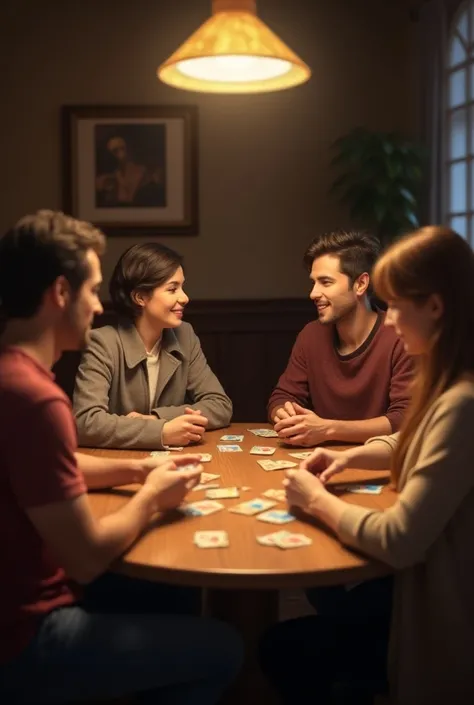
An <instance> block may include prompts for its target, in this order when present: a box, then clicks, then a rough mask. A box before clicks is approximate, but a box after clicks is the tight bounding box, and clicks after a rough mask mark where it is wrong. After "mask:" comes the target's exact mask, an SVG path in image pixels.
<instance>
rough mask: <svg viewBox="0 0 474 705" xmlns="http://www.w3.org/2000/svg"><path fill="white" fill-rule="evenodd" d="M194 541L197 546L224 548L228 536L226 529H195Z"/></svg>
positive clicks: (227, 541)
mask: <svg viewBox="0 0 474 705" xmlns="http://www.w3.org/2000/svg"><path fill="white" fill-rule="evenodd" d="M194 543H195V544H196V546H198V547H199V548H226V547H227V546H228V545H229V536H228V534H227V531H196V532H195V534H194Z"/></svg>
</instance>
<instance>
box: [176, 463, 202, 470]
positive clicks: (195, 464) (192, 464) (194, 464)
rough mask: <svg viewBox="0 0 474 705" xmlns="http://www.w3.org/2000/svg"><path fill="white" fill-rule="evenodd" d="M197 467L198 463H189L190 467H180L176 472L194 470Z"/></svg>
mask: <svg viewBox="0 0 474 705" xmlns="http://www.w3.org/2000/svg"><path fill="white" fill-rule="evenodd" d="M197 466H198V463H188V465H178V467H177V468H176V470H194V469H195V468H197Z"/></svg>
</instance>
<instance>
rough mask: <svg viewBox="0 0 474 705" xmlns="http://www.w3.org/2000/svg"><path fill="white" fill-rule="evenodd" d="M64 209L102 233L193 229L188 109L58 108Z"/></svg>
mask: <svg viewBox="0 0 474 705" xmlns="http://www.w3.org/2000/svg"><path fill="white" fill-rule="evenodd" d="M63 136H64V146H63V148H64V155H63V156H64V159H63V163H64V174H63V178H64V187H65V188H64V206H63V207H64V209H65V210H67V211H68V212H69V213H71V215H74V216H75V217H77V218H80V219H82V220H87V221H90V222H92V223H94V224H95V225H97V226H98V227H101V228H102V229H103V230H104V231H105V232H106V233H108V234H111V235H113V234H127V235H129V234H133V233H134V232H135V233H136V234H140V235H141V234H168V235H172V234H187V235H193V234H197V232H198V196H197V189H198V185H197V176H198V174H197V151H198V145H197V108H196V107H195V106H189V105H186V106H176V107H171V106H156V107H154V106H145V107H138V106H135V107H120V106H102V107H92V106H65V107H64V108H63Z"/></svg>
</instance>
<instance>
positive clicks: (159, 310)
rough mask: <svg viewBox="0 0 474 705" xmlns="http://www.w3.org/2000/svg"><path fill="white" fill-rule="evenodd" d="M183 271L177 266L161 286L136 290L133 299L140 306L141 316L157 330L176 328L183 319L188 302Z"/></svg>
mask: <svg viewBox="0 0 474 705" xmlns="http://www.w3.org/2000/svg"><path fill="white" fill-rule="evenodd" d="M183 286H184V272H183V268H182V267H178V269H177V270H176V272H175V273H174V274H173V275H172V276H171V277H170V278H169V279H168V280H167V281H166V282H165V283H164V284H162V285H161V286H157V287H156V289H153V291H152V292H150V293H143V292H137V293H136V294H135V301H136V303H137V304H138V305H139V306H140V307H141V314H140V315H141V316H143V317H146V319H147V321H148V323H149V324H150V326H152V327H153V328H156V329H157V330H159V329H163V328H177V327H178V326H180V325H181V322H182V320H183V311H184V307H185V306H186V304H187V303H188V302H189V297H188V296H187V294H185V292H184V289H183Z"/></svg>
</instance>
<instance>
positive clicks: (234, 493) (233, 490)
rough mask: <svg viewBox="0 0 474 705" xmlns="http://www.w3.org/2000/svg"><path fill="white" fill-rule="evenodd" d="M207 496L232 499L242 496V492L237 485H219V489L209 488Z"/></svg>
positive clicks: (209, 497)
mask: <svg viewBox="0 0 474 705" xmlns="http://www.w3.org/2000/svg"><path fill="white" fill-rule="evenodd" d="M206 497H207V498H208V499H232V498H233V497H240V494H239V490H238V488H237V487H219V489H217V490H211V489H209V490H207V491H206Z"/></svg>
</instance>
